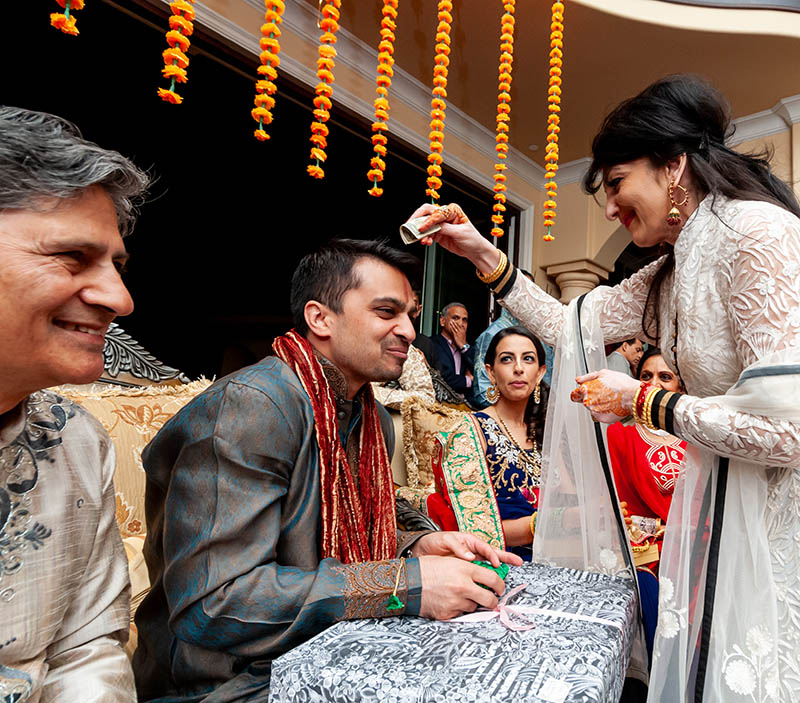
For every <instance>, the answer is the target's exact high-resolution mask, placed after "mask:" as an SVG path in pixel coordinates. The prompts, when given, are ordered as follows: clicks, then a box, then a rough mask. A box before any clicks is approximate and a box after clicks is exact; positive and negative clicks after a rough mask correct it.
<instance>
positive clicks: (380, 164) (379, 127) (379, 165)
mask: <svg viewBox="0 0 800 703" xmlns="http://www.w3.org/2000/svg"><path fill="white" fill-rule="evenodd" d="M397 5H398V0H383V11H382V14H383V19H382V20H381V41H380V43H379V44H378V75H377V76H376V78H375V83H376V85H377V87H376V88H375V92H376V93H377V94H378V97H376V98H375V103H374V105H375V121H374V122H373V123H372V131H373V135H372V150H373V151H374V152H375V156H373V157H372V159H371V160H370V162H369V165H370V167H371V168H370V170H369V171H367V178H369V180H370V181H371V182H372V188H370V189H369V191H368V192H369V194H370V195H374V196H375V197H376V198H378V197H380V196H381V195H383V188H379V187H378V183H380V182H381V181H382V180H383V172H384V171H385V170H386V163H385V162H384V159H385V158H386V144H387V142H388V141H389V139H388V138H387V136H386V134H384V132H386V130H387V129H388V128H387V126H386V123H387V122H388V121H389V86H391V84H392V76H393V75H394V71H393V69H392V66H393V65H394V57H393V54H394V44H393V42H394V30H395V29H396V28H397Z"/></svg>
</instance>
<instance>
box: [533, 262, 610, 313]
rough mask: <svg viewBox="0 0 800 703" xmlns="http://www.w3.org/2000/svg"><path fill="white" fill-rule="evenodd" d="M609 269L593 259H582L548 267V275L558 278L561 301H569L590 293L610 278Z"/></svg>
mask: <svg viewBox="0 0 800 703" xmlns="http://www.w3.org/2000/svg"><path fill="white" fill-rule="evenodd" d="M608 274H609V271H608V270H607V269H605V268H603V267H602V266H598V265H597V264H595V263H594V262H592V261H588V260H587V259H581V260H580V261H570V262H567V263H565V264H554V265H553V266H548V267H547V275H548V276H552V277H554V278H555V279H556V283H557V284H558V287H559V289H560V290H561V298H560V300H561V302H562V303H568V302H569V301H570V300H572V299H573V298H577V297H578V296H579V295H583V294H584V293H588V292H589V291H590V290H592V289H593V288H594V287H596V286H597V285H599V283H600V281H601V280H605V279H607V278H608Z"/></svg>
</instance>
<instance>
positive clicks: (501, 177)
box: [492, 0, 514, 237]
mask: <svg viewBox="0 0 800 703" xmlns="http://www.w3.org/2000/svg"><path fill="white" fill-rule="evenodd" d="M503 8H504V9H505V12H504V13H503V16H502V18H501V20H500V67H499V72H498V84H497V91H498V95H497V136H496V137H495V141H496V142H497V143H496V144H495V149H496V150H497V160H498V162H497V163H496V164H495V165H494V170H495V173H494V200H495V203H494V205H493V207H492V210H493V212H494V214H493V215H492V222H493V223H494V227H492V236H493V237H502V236H503V230H502V228H501V227H500V225H502V224H503V213H504V212H505V211H506V205H505V203H506V193H505V191H506V174H505V173H504V171H505V170H506V165H505V163H504V162H505V160H506V158H507V157H508V123H509V121H510V120H511V65H512V63H513V61H514V0H505V2H504V3H503Z"/></svg>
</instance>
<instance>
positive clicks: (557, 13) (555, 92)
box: [542, 0, 564, 242]
mask: <svg viewBox="0 0 800 703" xmlns="http://www.w3.org/2000/svg"><path fill="white" fill-rule="evenodd" d="M552 13H553V14H552V20H551V23H550V87H549V88H548V91H547V102H548V108H547V109H548V110H549V111H550V115H549V117H548V118H547V147H545V156H544V160H545V161H546V164H545V167H544V168H545V174H544V178H545V185H544V188H545V190H546V191H547V200H545V201H544V211H543V213H542V214H543V215H544V226H545V228H546V230H547V231H546V232H545V235H544V237H543V239H544V240H545V241H546V242H552V241H553V239H554V237H553V235H552V234H550V228H551V227H552V226H553V224H554V223H555V219H556V193H557V191H558V185H557V184H556V181H555V178H556V171H558V133H559V132H560V131H561V129H560V127H559V126H558V124H559V121H560V119H559V116H558V113H559V112H560V111H561V66H562V65H563V61H562V59H563V57H564V52H563V48H564V3H563V2H559V0H555V2H554V3H553V8H552Z"/></svg>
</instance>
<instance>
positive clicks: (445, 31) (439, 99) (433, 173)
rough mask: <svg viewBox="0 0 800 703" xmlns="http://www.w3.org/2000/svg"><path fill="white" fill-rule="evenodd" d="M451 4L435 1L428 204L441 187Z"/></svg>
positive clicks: (447, 1)
mask: <svg viewBox="0 0 800 703" xmlns="http://www.w3.org/2000/svg"><path fill="white" fill-rule="evenodd" d="M452 11H453V3H452V2H450V0H439V24H438V26H437V27H436V64H435V65H434V67H433V91H432V92H433V98H432V100H431V125H430V126H431V131H430V134H429V135H428V138H429V139H430V143H431V153H430V154H428V162H429V163H430V166H428V188H427V189H426V191H425V193H426V194H427V195H430V196H431V202H432V203H434V204H435V203H436V201H437V200H438V199H439V188H441V187H442V151H443V149H444V146H443V142H444V117H445V109H446V108H447V103H445V101H444V99H445V98H446V97H447V67H448V66H449V65H450V25H451V23H452V22H453V16H452V15H451V14H450V13H451V12H452Z"/></svg>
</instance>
